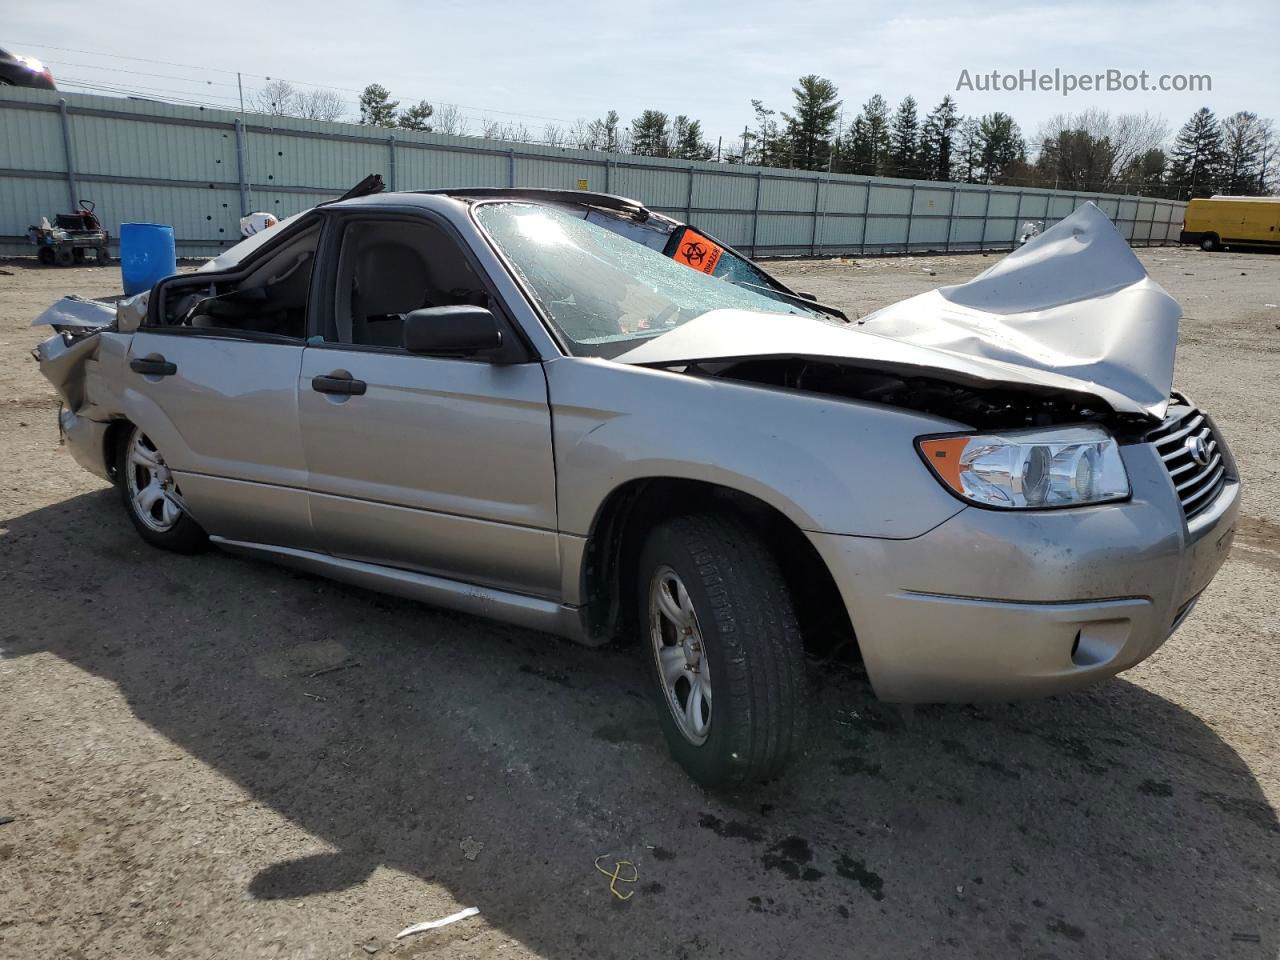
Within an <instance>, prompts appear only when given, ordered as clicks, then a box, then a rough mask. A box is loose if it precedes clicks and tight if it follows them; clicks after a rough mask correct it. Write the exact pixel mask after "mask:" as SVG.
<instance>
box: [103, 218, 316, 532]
mask: <svg viewBox="0 0 1280 960" xmlns="http://www.w3.org/2000/svg"><path fill="white" fill-rule="evenodd" d="M320 232H321V221H320V218H318V217H316V218H313V219H312V220H311V221H309V222H303V223H302V224H300V225H299V226H298V227H297V228H295V229H292V230H288V231H285V232H284V233H282V235H281V236H280V237H279V238H275V239H273V240H272V241H271V242H270V243H269V244H267V245H264V246H263V247H262V248H260V249H259V250H258V251H256V252H255V254H254V255H253V258H252V260H251V261H250V262H247V263H245V264H243V265H241V266H238V267H237V268H235V269H234V270H232V271H228V272H225V273H210V274H193V275H184V276H180V277H176V278H173V279H172V280H168V281H165V282H164V283H162V284H161V285H160V287H158V288H157V290H156V292H155V294H154V295H153V298H154V299H155V300H156V301H157V302H156V303H155V304H153V305H152V309H151V310H150V312H149V316H148V323H147V324H146V325H144V326H142V327H140V328H139V329H138V331H137V332H135V333H134V335H133V337H132V341H131V344H130V347H129V361H128V362H129V370H130V373H129V376H130V377H131V382H130V384H129V388H128V390H127V393H126V399H127V408H128V412H129V415H130V417H131V418H132V419H133V421H134V422H135V423H137V424H138V425H139V426H140V427H141V428H142V429H143V431H144V432H145V433H146V434H147V435H148V436H149V437H150V439H151V440H152V442H153V443H154V444H155V446H156V447H157V448H158V449H159V450H160V451H161V453H162V455H163V456H164V458H165V461H166V463H167V464H168V466H169V467H170V469H171V470H172V471H173V472H174V478H175V481H176V484H177V492H178V493H179V495H180V496H181V498H182V500H183V502H184V503H185V504H186V505H187V507H188V509H189V510H190V512H191V514H192V516H194V517H195V518H196V520H197V521H198V522H199V523H200V524H201V526H203V527H204V528H205V530H206V531H207V532H208V533H209V534H210V535H212V536H215V537H222V538H225V539H228V540H241V541H249V542H254V543H266V544H276V545H283V546H292V547H307V546H310V544H311V525H310V518H309V514H308V505H307V499H306V460H305V457H304V455H303V450H302V442H301V438H300V436H299V433H298V402H297V395H298V377H299V375H300V371H301V369H302V354H303V346H304V342H305V334H306V309H307V303H308V295H309V286H310V282H311V275H312V265H313V263H314V261H315V257H316V253H317V250H318V246H319V238H320Z"/></svg>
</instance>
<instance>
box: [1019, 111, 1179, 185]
mask: <svg viewBox="0 0 1280 960" xmlns="http://www.w3.org/2000/svg"><path fill="white" fill-rule="evenodd" d="M1168 139H1169V127H1168V125H1167V124H1166V123H1165V121H1164V118H1163V117H1153V116H1151V115H1150V114H1148V113H1122V114H1120V115H1118V116H1112V115H1111V114H1110V113H1109V112H1108V111H1106V110H1099V109H1097V108H1096V107H1091V108H1089V109H1088V110H1084V111H1082V112H1080V113H1075V114H1058V115H1057V116H1054V117H1051V118H1049V120H1048V121H1046V122H1045V123H1044V124H1042V125H1041V127H1040V131H1039V133H1038V135H1037V137H1036V140H1037V141H1038V144H1039V147H1040V155H1039V158H1038V159H1037V161H1036V167H1037V172H1038V175H1039V177H1040V178H1042V179H1043V180H1044V181H1045V183H1046V184H1050V183H1057V184H1058V185H1060V186H1062V187H1064V188H1073V189H1077V190H1109V189H1113V188H1117V187H1121V188H1123V186H1124V182H1125V177H1126V176H1132V175H1133V171H1135V170H1136V169H1138V168H1140V167H1142V166H1143V165H1144V158H1147V157H1149V156H1151V154H1152V151H1155V150H1158V149H1160V147H1162V146H1163V145H1164V143H1165V142H1166V141H1167V140H1168Z"/></svg>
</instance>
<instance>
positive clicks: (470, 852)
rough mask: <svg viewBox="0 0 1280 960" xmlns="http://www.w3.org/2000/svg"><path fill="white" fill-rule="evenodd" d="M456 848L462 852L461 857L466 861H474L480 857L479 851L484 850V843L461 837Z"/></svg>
mask: <svg viewBox="0 0 1280 960" xmlns="http://www.w3.org/2000/svg"><path fill="white" fill-rule="evenodd" d="M458 848H459V849H460V850H461V851H462V855H463V856H464V857H466V858H467V859H468V860H474V859H475V858H476V857H478V856H480V851H481V850H483V849H484V841H483V840H476V839H475V838H474V837H463V838H462V839H461V840H459V841H458Z"/></svg>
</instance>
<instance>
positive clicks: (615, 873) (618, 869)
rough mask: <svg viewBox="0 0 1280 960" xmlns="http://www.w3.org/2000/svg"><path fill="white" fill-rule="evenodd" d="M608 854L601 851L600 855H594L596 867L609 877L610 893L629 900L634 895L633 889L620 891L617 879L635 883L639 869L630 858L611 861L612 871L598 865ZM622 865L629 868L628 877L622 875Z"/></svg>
mask: <svg viewBox="0 0 1280 960" xmlns="http://www.w3.org/2000/svg"><path fill="white" fill-rule="evenodd" d="M608 856H609V854H607V853H602V854H600V856H598V857H596V869H597V870H599V871H600V872H601V873H603V874H604V875H605V876H606V877H608V878H609V892H610V893H612V894H613V895H614V896H615V897H617V898H618V899H619V900H630V899H631V898H632V897H633V896H635V891H634V890H628V891H627V892H626V893H623V892H621V891H620V890H619V889H618V881H619V880H621V881H622V882H623V883H635V882H636V881H637V880H639V879H640V870H639V869H638V868H637V867H636V865H635V864H634V863H632V862H631V861H630V860H615V861H613V870H612V871H609V870H606V869H605V868H604V867H602V866H600V861H601V860H604V859H605V858H606V857H608ZM623 867H630V868H631V876H629V877H624V876H622V868H623Z"/></svg>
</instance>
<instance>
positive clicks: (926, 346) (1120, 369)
mask: <svg viewBox="0 0 1280 960" xmlns="http://www.w3.org/2000/svg"><path fill="white" fill-rule="evenodd" d="M1181 315H1182V311H1181V309H1180V308H1179V306H1178V304H1177V302H1176V301H1175V300H1174V299H1173V298H1172V297H1171V296H1169V294H1168V293H1166V292H1165V291H1164V290H1163V289H1162V288H1161V287H1160V285H1159V284H1157V283H1156V282H1155V281H1153V280H1152V279H1151V278H1150V277H1149V276H1148V275H1147V272H1146V270H1145V269H1144V268H1143V266H1142V264H1141V262H1139V260H1138V258H1137V257H1136V256H1135V255H1134V253H1133V251H1132V250H1131V249H1130V248H1129V244H1128V243H1127V242H1126V241H1125V239H1124V238H1123V237H1122V236H1120V234H1119V233H1118V232H1117V231H1116V229H1115V227H1114V226H1113V225H1112V223H1111V221H1110V220H1108V219H1107V216H1106V214H1104V213H1103V212H1102V211H1101V210H1099V209H1098V208H1097V207H1096V206H1095V205H1094V204H1092V203H1087V204H1085V205H1083V206H1082V207H1080V209H1078V210H1076V212H1075V213H1073V214H1071V216H1069V217H1067V218H1066V219H1064V220H1062V221H1060V222H1059V223H1057V224H1055V225H1054V226H1052V227H1050V228H1049V229H1048V230H1046V231H1045V232H1044V233H1043V234H1041V235H1040V236H1038V237H1036V238H1034V239H1033V240H1031V241H1030V242H1029V243H1027V244H1026V245H1025V246H1023V247H1021V248H1019V249H1018V250H1015V251H1014V252H1013V253H1010V254H1009V255H1008V256H1006V257H1004V258H1003V259H1001V260H1000V261H999V262H997V263H996V264H995V265H994V266H992V267H991V268H990V269H988V270H986V271H984V272H983V273H981V274H979V275H978V276H977V277H975V278H974V279H973V280H970V281H969V282H968V283H961V284H956V285H954V286H947V287H940V288H939V289H937V290H933V291H930V292H929V293H924V294H921V295H919V296H916V297H911V298H910V299H908V300H903V301H901V302H900V303H896V304H893V305H892V306H889V307H885V308H884V309H882V310H879V311H877V312H875V313H873V314H871V315H869V316H867V317H866V318H865V319H864V320H863V321H861V322H860V323H859V324H858V325H855V326H837V325H835V324H832V323H830V322H827V321H824V320H819V319H812V318H809V317H801V316H793V315H784V314H762V313H750V312H745V311H738V310H715V311H712V312H710V313H706V314H703V315H702V316H700V317H697V318H695V319H694V320H691V321H689V322H688V323H685V324H682V325H681V326H679V327H676V328H675V329H674V330H672V331H670V332H669V333H666V334H663V335H662V336H660V337H657V338H655V339H654V340H650V341H648V342H646V343H643V344H641V345H640V346H638V347H636V348H634V349H633V350H630V351H628V352H627V353H624V354H623V355H622V356H620V357H618V358H617V359H618V361H619V362H621V363H632V364H639V365H644V366H675V365H679V364H683V363H693V362H712V361H725V360H746V359H762V358H766V357H780V358H803V359H812V360H826V361H829V362H835V363H841V362H844V363H848V364H850V365H856V366H863V367H871V368H874V369H878V370H886V371H889V372H895V373H906V374H912V373H914V374H916V375H932V376H936V377H940V378H943V379H949V380H953V381H956V382H959V383H965V384H968V385H972V386H978V387H981V386H989V387H1008V388H1024V389H1025V388H1029V389H1033V390H1036V389H1043V390H1051V391H1063V392H1067V393H1073V394H1083V395H1087V396H1090V397H1094V398H1097V399H1100V400H1102V401H1103V402H1105V403H1106V404H1107V405H1108V406H1110V407H1111V408H1112V409H1113V410H1115V411H1116V412H1117V413H1136V414H1145V415H1147V416H1150V417H1154V418H1156V419H1159V418H1161V417H1163V416H1164V412H1165V407H1166V406H1167V404H1168V401H1169V391H1170V389H1171V388H1172V386H1173V359H1174V350H1175V348H1176V346H1177V338H1178V319H1179V317H1180V316H1181Z"/></svg>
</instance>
